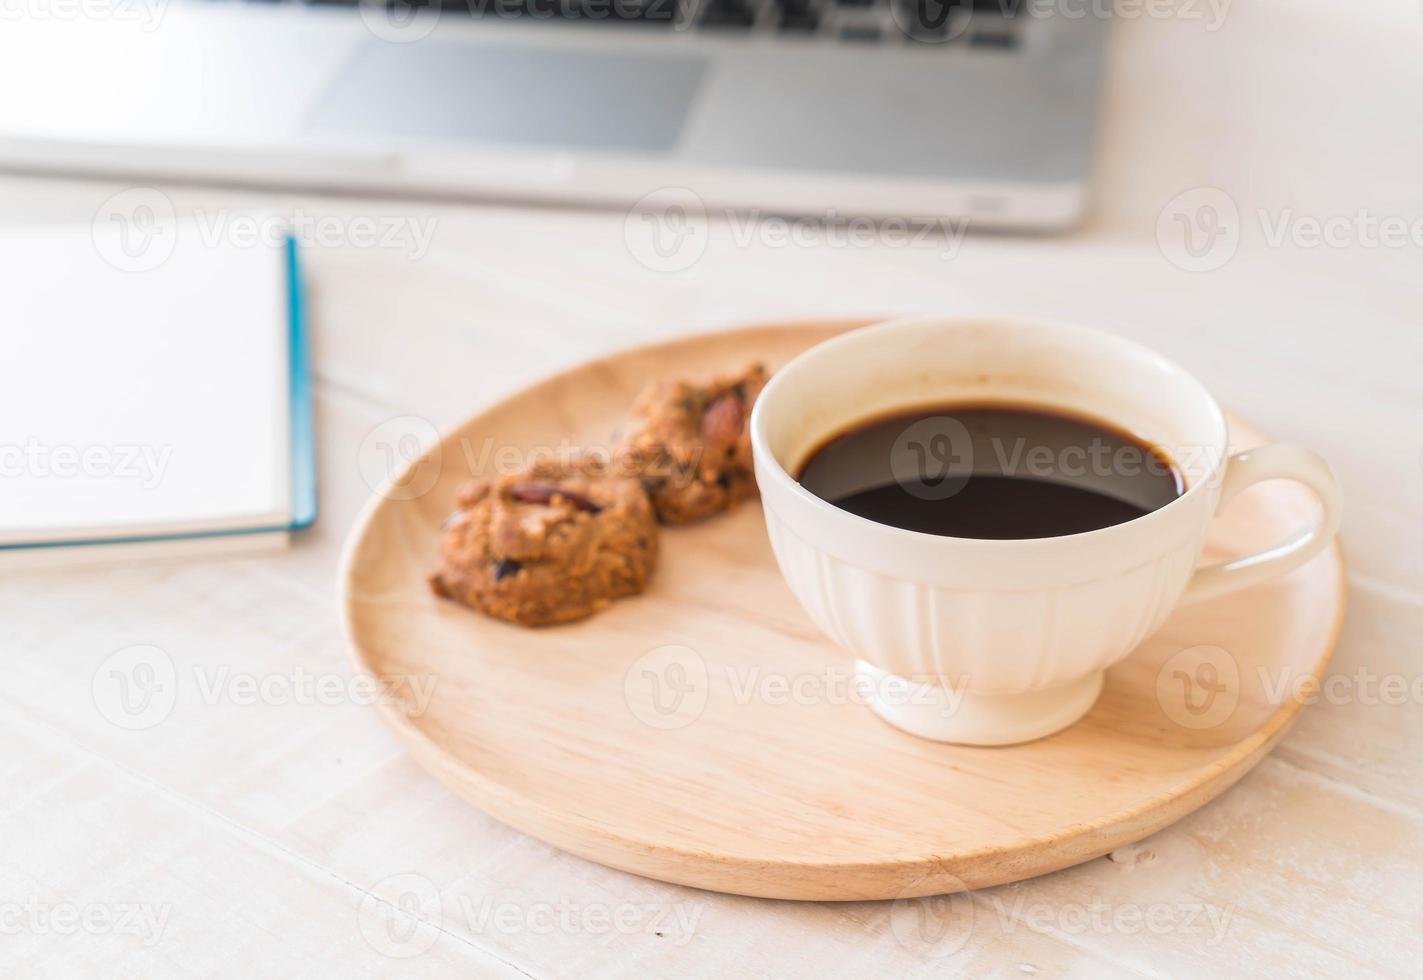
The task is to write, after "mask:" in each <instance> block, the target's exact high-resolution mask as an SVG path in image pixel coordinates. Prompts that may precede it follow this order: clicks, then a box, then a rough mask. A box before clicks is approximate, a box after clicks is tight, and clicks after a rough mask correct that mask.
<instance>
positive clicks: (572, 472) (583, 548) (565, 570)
mask: <svg viewBox="0 0 1423 980" xmlns="http://www.w3.org/2000/svg"><path fill="white" fill-rule="evenodd" d="M458 507H459V509H458V510H456V511H455V513H454V514H452V515H451V516H450V517H449V519H448V520H447V521H446V522H445V527H444V531H443V534H442V536H441V541H440V568H439V570H438V571H437V572H436V573H435V574H434V575H433V576H431V578H430V587H431V588H432V589H433V590H434V591H435V593H436V594H437V595H440V596H443V597H445V598H448V599H453V600H455V601H456V602H461V603H464V604H465V605H467V606H470V607H472V608H474V609H478V610H479V611H480V612H484V613H488V614H489V615H491V616H496V617H498V618H499V619H505V620H508V621H509V622H512V623H519V624H521V625H524V626H544V625H548V624H550V623H566V622H570V621H572V620H575V619H582V618H584V617H585V616H590V615H592V614H593V613H594V612H597V611H598V610H599V609H601V608H603V607H604V606H606V605H608V604H609V603H610V602H612V600H614V599H617V598H619V597H621V596H629V595H635V594H637V593H639V592H641V591H642V590H643V588H644V587H645V586H646V585H647V579H648V576H649V575H650V574H651V573H652V568H653V564H654V563H655V561H656V559H657V521H656V518H655V516H654V514H653V510H652V505H651V503H650V501H649V500H648V496H647V492H646V491H645V490H644V489H643V487H642V484H641V483H640V482H639V481H638V480H636V479H633V478H628V477H618V476H614V475H612V474H610V473H609V472H608V470H607V467H606V466H605V465H603V464H602V463H601V462H599V461H598V460H595V459H592V458H588V457H581V458H577V459H572V460H568V459H552V458H548V459H541V460H538V461H536V462H535V463H533V464H532V465H531V466H529V467H527V468H526V469H524V470H522V471H520V472H518V473H514V474H511V475H508V476H502V477H497V478H494V479H481V480H475V481H473V482H472V483H469V484H467V485H465V486H464V487H463V488H462V489H461V490H460V492H459V496H458Z"/></svg>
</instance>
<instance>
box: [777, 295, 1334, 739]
mask: <svg viewBox="0 0 1423 980" xmlns="http://www.w3.org/2000/svg"><path fill="white" fill-rule="evenodd" d="M955 402H959V403H973V404H983V403H994V402H1001V403H1004V404H1006V405H1014V406H1024V405H1027V406H1036V407H1041V408H1045V409H1050V410H1058V411H1062V412H1067V413H1072V414H1074V415H1080V416H1087V417H1090V418H1096V419H1099V420H1102V421H1103V422H1106V423H1108V424H1110V425H1112V426H1113V427H1115V428H1117V429H1121V430H1125V431H1127V432H1130V433H1132V434H1133V435H1134V436H1136V437H1138V438H1140V439H1141V440H1143V441H1144V442H1147V443H1149V444H1151V445H1154V446H1157V447H1160V448H1161V449H1163V450H1165V451H1166V453H1167V454H1168V455H1169V456H1170V457H1171V459H1172V461H1173V462H1174V463H1175V464H1176V466H1177V468H1178V469H1179V470H1180V471H1181V475H1182V476H1183V478H1184V481H1185V487H1186V489H1185V492H1184V493H1182V494H1181V496H1179V497H1177V498H1176V499H1175V500H1173V501H1171V502H1170V503H1168V504H1166V505H1165V506H1163V507H1161V508H1159V509H1157V510H1155V511H1152V512H1150V513H1148V514H1145V515H1143V516H1141V517H1138V518H1136V519H1134V520H1130V521H1127V522H1125V523H1123V524H1117V525H1114V526H1111V527H1105V528H1101V529H1099V530H1095V531H1088V532H1085V533H1081V534H1070V535H1064V536H1061V537H1053V538H1031V539H1022V540H985V539H974V538H953V537H943V536H939V535H932V534H925V533H921V532H918V531H910V530H905V529H903V528H897V527H891V526H889V525H885V524H879V523H876V522H874V521H870V520H867V519H866V518H863V517H859V516H857V515H855V514H852V513H850V512H848V511H845V510H842V509H840V508H838V507H836V506H834V505H833V504H830V503H827V502H826V501H824V500H822V499H820V498H819V497H817V496H815V495H814V494H812V493H811V492H810V491H808V490H806V489H805V488H804V487H802V486H801V485H800V484H799V483H798V482H797V480H796V477H795V474H797V473H798V472H799V471H800V469H801V467H802V466H803V465H804V464H805V462H806V460H807V458H808V457H809V456H810V455H811V454H812V453H813V452H814V451H815V449H816V448H817V447H819V446H820V445H822V444H823V443H824V441H825V440H826V439H828V438H830V437H831V436H833V435H835V434H838V433H840V432H843V431H845V430H846V429H847V428H851V427H853V426H854V425H855V424H856V423H858V422H861V421H864V420H866V419H870V418H874V417H882V416H886V415H889V414H892V413H894V412H895V411H897V410H898V411H907V410H913V409H920V408H925V407H929V406H936V405H947V404H953V403H955ZM1226 440H1227V433H1226V423H1225V418H1224V416H1223V414H1222V413H1221V410H1220V406H1219V405H1217V404H1216V402H1215V399H1214V398H1212V397H1211V395H1210V393H1209V392H1208V391H1206V389H1205V388H1204V387H1202V385H1201V384H1200V382H1198V381H1196V379H1195V378H1193V377H1191V376H1190V375H1189V374H1187V373H1186V372H1185V371H1184V370H1182V369H1181V368H1180V367H1178V366H1177V365H1175V364H1173V363H1172V362H1171V361H1169V360H1167V359H1166V358H1165V357H1162V356H1161V355H1159V354H1157V353H1155V352H1154V351H1151V350H1149V349H1147V348H1145V347H1142V346H1140V345H1138V344H1135V343H1132V342H1130V341H1126V340H1123V339H1121V338H1118V337H1114V336H1112V335H1110V334H1105V333H1101V332H1098V331H1095V330H1089V329H1086V328H1083V327H1077V326H1070V325H1065V324H1056V323H1045V322H1031V321H1020V320H1006V319H981V318H961V317H917V318H912V319H905V320H895V321H892V322H889V323H882V324H877V325H874V326H870V327H865V328H862V329H859V330H854V331H851V332H849V333H846V334H843V335H841V336H839V337H835V338H833V339H831V340H828V341H826V342H824V343H822V344H819V345H817V346H816V347H814V348H812V349H810V350H808V351H806V352H805V353H803V354H801V355H800V356H799V357H797V358H795V359H794V360H793V361H791V362H790V363H789V364H787V365H786V366H785V367H783V368H781V369H780V370H779V371H777V372H776V374H775V375H774V376H773V377H772V379H771V382H770V384H768V385H767V386H766V388H765V390H764V391H762V393H761V395H760V397H759V399H758V400H757V402H756V407H755V410H754V411H753V413H752V416H751V441H752V446H753V448H754V453H755V463H756V479H757V481H758V483H759V484H760V488H761V498H762V504H763V509H764V511H765V516H766V528H767V531H768V532H769V534H770V539H771V544H772V547H773V548H774V550H775V553H776V560H777V561H778V562H779V563H780V567H781V571H782V574H784V576H785V579H786V582H787V583H789V585H790V588H791V591H792V592H793V593H795V595H796V597H797V598H798V599H799V600H800V602H801V604H802V605H803V606H804V607H805V610H806V612H807V613H808V614H809V615H810V618H811V619H812V620H813V621H814V622H815V624H816V625H817V626H818V627H819V628H820V629H821V630H823V631H824V632H825V633H826V634H828V635H829V636H830V637H831V638H832V639H834V640H835V641H836V642H837V643H839V644H840V645H841V646H843V647H844V648H846V649H847V650H849V651H850V652H851V653H853V654H854V655H855V656H856V657H857V658H858V660H857V670H858V671H859V672H860V673H861V674H862V675H863V676H862V681H864V682H865V687H866V688H867V689H868V690H869V691H870V692H871V693H870V703H871V705H872V706H873V707H874V709H875V711H876V712H877V713H878V714H879V715H880V716H881V717H883V718H884V719H885V720H886V721H888V722H890V723H891V724H893V725H895V726H897V727H899V728H901V729H903V730H905V731H907V732H911V733H913V734H915V735H920V736H923V737H925V738H931V739H937V740H940V741H949V742H959V743H966V744H973V745H1002V744H1009V743H1014V742H1022V741H1027V740H1029V739H1033V738H1039V737H1041V736H1044V735H1048V734H1051V733H1052V732H1055V731H1058V730H1059V729H1061V728H1064V727H1066V726H1068V725H1070V724H1072V723H1073V722H1074V721H1076V720H1077V719H1078V718H1080V717H1082V715H1084V714H1086V712H1087V711H1088V710H1089V709H1090V708H1091V707H1092V704H1093V703H1094V702H1095V701H1096V699H1097V695H1098V694H1099V693H1100V692H1101V688H1102V675H1103V671H1104V670H1105V669H1106V668H1107V667H1110V666H1111V665H1112V664H1113V663H1115V662H1117V661H1118V660H1120V659H1122V658H1123V657H1125V656H1126V655H1127V654H1129V653H1130V652H1131V651H1132V650H1133V649H1135V648H1136V646H1137V645H1138V644H1140V643H1141V642H1142V641H1143V640H1144V639H1146V637H1148V636H1150V635H1151V634H1152V633H1154V632H1155V631H1156V630H1157V629H1159V628H1160V627H1161V625H1162V623H1163V622H1165V620H1166V617H1167V616H1168V615H1169V614H1170V612H1171V610H1172V609H1173V608H1174V607H1175V606H1176V605H1177V604H1178V603H1180V602H1182V601H1194V600H1197V599H1202V598H1207V597H1210V596H1214V595H1218V594H1221V593H1224V592H1228V591H1233V590H1235V589H1239V588H1244V587H1246V586H1249V585H1253V584H1255V583H1258V582H1261V581H1263V580H1264V579H1267V578H1270V577H1272V576H1275V575H1279V574H1281V573H1283V572H1286V571H1289V570H1290V569H1293V568H1295V567H1297V566H1299V565H1301V564H1303V563H1304V562H1306V561H1308V560H1309V559H1310V558H1311V557H1313V556H1314V555H1315V554H1317V553H1318V552H1319V551H1320V550H1322V549H1323V548H1324V547H1325V546H1326V545H1327V544H1328V543H1329V541H1330V540H1331V539H1332V538H1333V537H1334V534H1335V532H1336V530H1337V529H1338V526H1339V516H1340V494H1339V488H1338V485H1337V483H1336V482H1335V479H1334V476H1333V474H1332V473H1331V472H1330V469H1329V466H1328V464H1326V463H1325V462H1324V460H1323V459H1321V458H1320V457H1319V456H1318V455H1317V454H1315V453H1313V452H1311V451H1309V450H1307V449H1302V448H1299V447H1297V446H1287V445H1270V446H1264V447H1261V448H1257V449H1251V450H1247V451H1245V452H1240V453H1236V454H1235V455H1233V456H1232V455H1228V449H1227V441H1226ZM1279 478H1283V479H1290V480H1296V481H1298V482H1300V483H1303V484H1305V485H1306V486H1308V487H1309V488H1310V489H1312V490H1313V491H1314V492H1315V494H1317V495H1318V497H1319V499H1320V501H1321V502H1322V503H1323V511H1322V517H1321V519H1320V520H1319V522H1318V523H1317V524H1316V525H1314V526H1313V527H1311V528H1308V529H1307V530H1305V531H1303V532H1302V533H1300V534H1299V535H1298V536H1297V537H1295V538H1293V539H1292V540H1289V541H1286V542H1283V543H1281V544H1279V545H1277V546H1275V547H1273V548H1269V549H1267V550H1264V551H1261V552H1258V553H1256V554H1253V555H1249V556H1245V557H1241V558H1236V559H1233V560H1231V561H1228V562H1223V563H1220V564H1216V565H1210V566H1207V567H1205V568H1196V567H1195V566H1196V561H1197V558H1198V557H1199V556H1200V553H1201V549H1202V547H1203V546H1204V544H1205V540H1206V533H1207V531H1208V529H1209V527H1210V524H1211V520H1212V517H1213V516H1214V514H1215V512H1216V510H1217V509H1218V508H1219V507H1220V506H1222V505H1223V504H1224V503H1225V502H1226V501H1228V500H1229V499H1230V498H1231V497H1233V496H1234V495H1235V494H1237V493H1238V492H1240V491H1241V490H1243V489H1244V488H1245V487H1247V486H1249V485H1251V484H1253V483H1257V482H1260V481H1261V480H1271V479H1279Z"/></svg>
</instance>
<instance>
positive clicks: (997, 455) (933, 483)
mask: <svg viewBox="0 0 1423 980" xmlns="http://www.w3.org/2000/svg"><path fill="white" fill-rule="evenodd" d="M799 479H800V482H801V485H802V486H804V487H805V488H806V489H807V490H809V491H810V492H811V493H813V494H815V495H816V496H817V497H820V498H821V499H823V500H827V501H829V502H830V503H832V504H834V505H835V506H837V507H840V508H842V509H844V510H847V511H849V512H850V513H852V514H858V515H859V516H861V517H865V518H868V519H869V520H872V521H875V522H877V523H879V524H889V525H892V526H894V527H902V528H907V529H909V530H911V531H923V532H925V533H927V534H942V535H946V536H950V537H956V538H1053V537H1058V536H1059V535H1063V534H1078V533H1080V532H1082V531H1095V530H1097V529H1098V528H1103V527H1110V526H1112V525H1113V524H1121V523H1122V522H1124V521H1129V520H1131V519H1132V518H1134V517H1141V516H1142V515H1143V514H1148V513H1150V512H1151V511H1153V510H1156V509H1157V508H1159V507H1163V506H1165V505H1166V504H1169V503H1170V502H1171V501H1173V500H1175V499H1176V498H1177V497H1179V496H1180V495H1181V493H1182V491H1183V489H1184V484H1183V481H1182V479H1181V476H1180V474H1179V473H1178V472H1177V470H1176V468H1175V466H1173V465H1172V463H1171V460H1170V458H1169V457H1168V456H1167V455H1166V454H1165V453H1164V452H1163V451H1162V450H1160V449H1158V448H1156V447H1155V446H1152V445H1150V444H1148V443H1145V442H1142V441H1140V440H1138V439H1136V438H1134V437H1133V436H1131V435H1129V434H1128V433H1125V432H1121V431H1118V430H1116V429H1114V428H1112V427H1110V426H1108V425H1106V424H1104V423H1102V422H1097V421H1094V420H1091V419H1087V418H1079V417H1076V416H1071V415H1065V414H1059V413H1057V412H1053V411H1046V410H1040V409H1035V408H1026V407H1013V406H996V405H977V406H974V405H944V406H935V407H930V408H926V409H919V410H916V411H912V412H905V413H902V414H895V415H892V416H882V417H879V418H875V419H871V420H869V421H866V422H862V423H860V424H858V425H856V426H855V427H853V428H851V429H849V430H848V431H845V432H843V433H841V434H839V435H836V436H834V437H832V438H831V439H829V440H827V441H826V442H825V443H823V444H822V445H821V446H820V447H819V448H817V449H816V450H815V451H814V452H813V453H811V454H810V457H809V460H808V462H807V463H806V464H805V466H804V467H803V468H802V469H801V472H800V476H799Z"/></svg>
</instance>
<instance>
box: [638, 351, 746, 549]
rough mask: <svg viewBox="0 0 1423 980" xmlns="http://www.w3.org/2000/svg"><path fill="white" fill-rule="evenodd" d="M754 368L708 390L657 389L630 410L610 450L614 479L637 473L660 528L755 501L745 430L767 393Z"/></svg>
mask: <svg viewBox="0 0 1423 980" xmlns="http://www.w3.org/2000/svg"><path fill="white" fill-rule="evenodd" d="M766 378H767V373H766V368H765V367H764V366H763V365H761V364H753V365H751V366H750V367H748V368H746V369H745V370H743V371H741V372H739V373H737V374H727V375H722V376H720V377H716V378H713V379H712V380H711V381H709V382H705V383H694V382H689V381H662V382H656V383H653V384H650V385H648V386H647V387H646V388H644V389H643V390H642V393H641V394H639V395H638V397H637V401H636V402H634V403H633V408H632V419H631V421H630V422H629V424H628V426H627V428H626V430H625V435H624V436H623V438H622V439H621V440H620V441H619V444H618V447H617V456H616V458H617V461H618V465H619V467H620V472H632V473H636V474H637V475H638V476H639V477H640V478H641V480H642V484H643V486H644V487H646V488H647V492H648V494H649V495H650V496H651V497H652V506H653V507H654V508H655V509H656V511H657V517H658V519H659V520H661V521H662V522H663V523H664V524H687V523H690V522H692V521H697V520H701V519H702V518H704V517H709V516H710V515H712V514H716V513H720V512H721V511H724V510H727V509H728V508H730V507H734V506H735V505H736V504H737V503H739V502H740V501H742V500H746V499H747V498H750V497H754V496H756V477H755V474H754V472H753V471H752V466H751V436H750V434H749V432H748V431H747V422H748V420H749V419H750V417H751V406H752V404H753V403H754V402H755V401H756V396H757V395H759V394H760V393H761V389H762V388H764V387H765V385H766Z"/></svg>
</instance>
